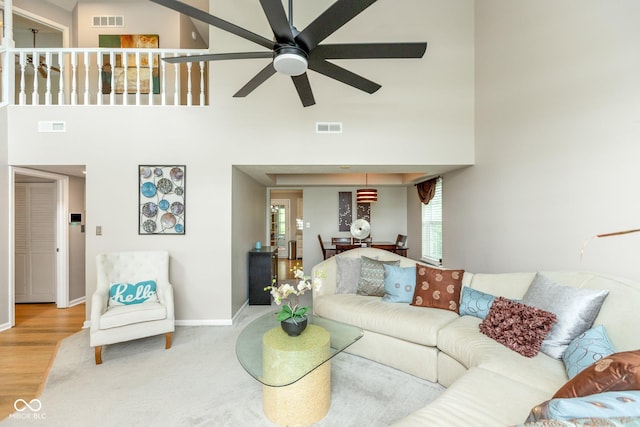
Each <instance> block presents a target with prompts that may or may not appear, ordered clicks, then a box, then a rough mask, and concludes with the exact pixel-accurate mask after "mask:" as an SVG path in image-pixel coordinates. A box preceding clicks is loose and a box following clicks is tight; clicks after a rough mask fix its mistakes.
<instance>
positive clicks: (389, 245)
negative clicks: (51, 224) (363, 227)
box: [323, 242, 409, 257]
mask: <svg viewBox="0 0 640 427" xmlns="http://www.w3.org/2000/svg"><path fill="white" fill-rule="evenodd" d="M323 243H324V247H325V249H333V250H335V252H336V254H339V253H340V252H344V251H348V250H351V249H356V248H362V247H368V248H377V249H383V250H385V251H389V252H393V253H396V254H398V255H401V256H405V257H406V256H407V250H408V249H409V248H408V247H406V246H398V245H396V243H395V242H362V243H337V244H334V243H331V242H323Z"/></svg>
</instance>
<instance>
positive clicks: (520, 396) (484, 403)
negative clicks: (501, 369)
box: [393, 368, 548, 427]
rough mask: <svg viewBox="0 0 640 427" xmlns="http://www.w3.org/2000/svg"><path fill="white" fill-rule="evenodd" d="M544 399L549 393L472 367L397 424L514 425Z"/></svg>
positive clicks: (409, 426) (451, 426)
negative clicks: (433, 398) (435, 396)
mask: <svg viewBox="0 0 640 427" xmlns="http://www.w3.org/2000/svg"><path fill="white" fill-rule="evenodd" d="M544 399H548V393H547V392H544V391H541V390H538V389H536V388H533V387H530V386H529V385H527V384H522V383H520V382H518V381H514V380H513V379H511V378H507V377H504V376H502V375H500V374H496V373H495V372H491V371H487V370H485V369H482V368H472V369H470V370H469V372H467V373H466V374H465V375H464V376H462V378H460V379H459V380H458V381H456V382H455V383H453V384H452V385H451V387H449V388H448V389H447V390H445V391H444V393H442V394H441V395H440V396H438V397H437V398H436V399H435V400H434V401H433V402H431V403H429V404H428V405H427V406H425V407H424V408H422V409H419V410H418V411H416V412H414V413H412V414H410V415H409V416H407V417H405V418H403V419H402V420H400V421H398V422H396V423H394V424H393V426H394V427H414V426H415V427H417V426H446V427H469V426H512V425H514V424H519V423H521V422H523V421H524V420H525V419H526V418H527V415H528V414H529V412H530V411H531V408H532V407H533V406H535V405H536V404H537V403H539V402H541V401H543V400H544Z"/></svg>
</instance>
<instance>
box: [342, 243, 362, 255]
mask: <svg viewBox="0 0 640 427" xmlns="http://www.w3.org/2000/svg"><path fill="white" fill-rule="evenodd" d="M360 247H362V246H361V245H359V244H353V243H348V244H340V243H338V244H337V245H336V254H340V253H342V252H344V251H350V250H351V249H355V248H360Z"/></svg>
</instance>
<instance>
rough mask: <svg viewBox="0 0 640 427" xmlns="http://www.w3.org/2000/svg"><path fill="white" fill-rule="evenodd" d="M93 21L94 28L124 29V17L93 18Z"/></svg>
mask: <svg viewBox="0 0 640 427" xmlns="http://www.w3.org/2000/svg"><path fill="white" fill-rule="evenodd" d="M91 20H92V22H93V26H94V27H124V16H122V15H105V16H92V17H91Z"/></svg>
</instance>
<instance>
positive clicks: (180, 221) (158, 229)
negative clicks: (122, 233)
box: [138, 165, 187, 235]
mask: <svg viewBox="0 0 640 427" xmlns="http://www.w3.org/2000/svg"><path fill="white" fill-rule="evenodd" d="M186 179H187V167H186V166H185V165H174V166H164V165H140V166H139V182H138V218H139V221H138V234H175V235H181V234H184V233H185V211H186V204H185V196H186V191H185V189H186V185H185V183H186Z"/></svg>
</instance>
